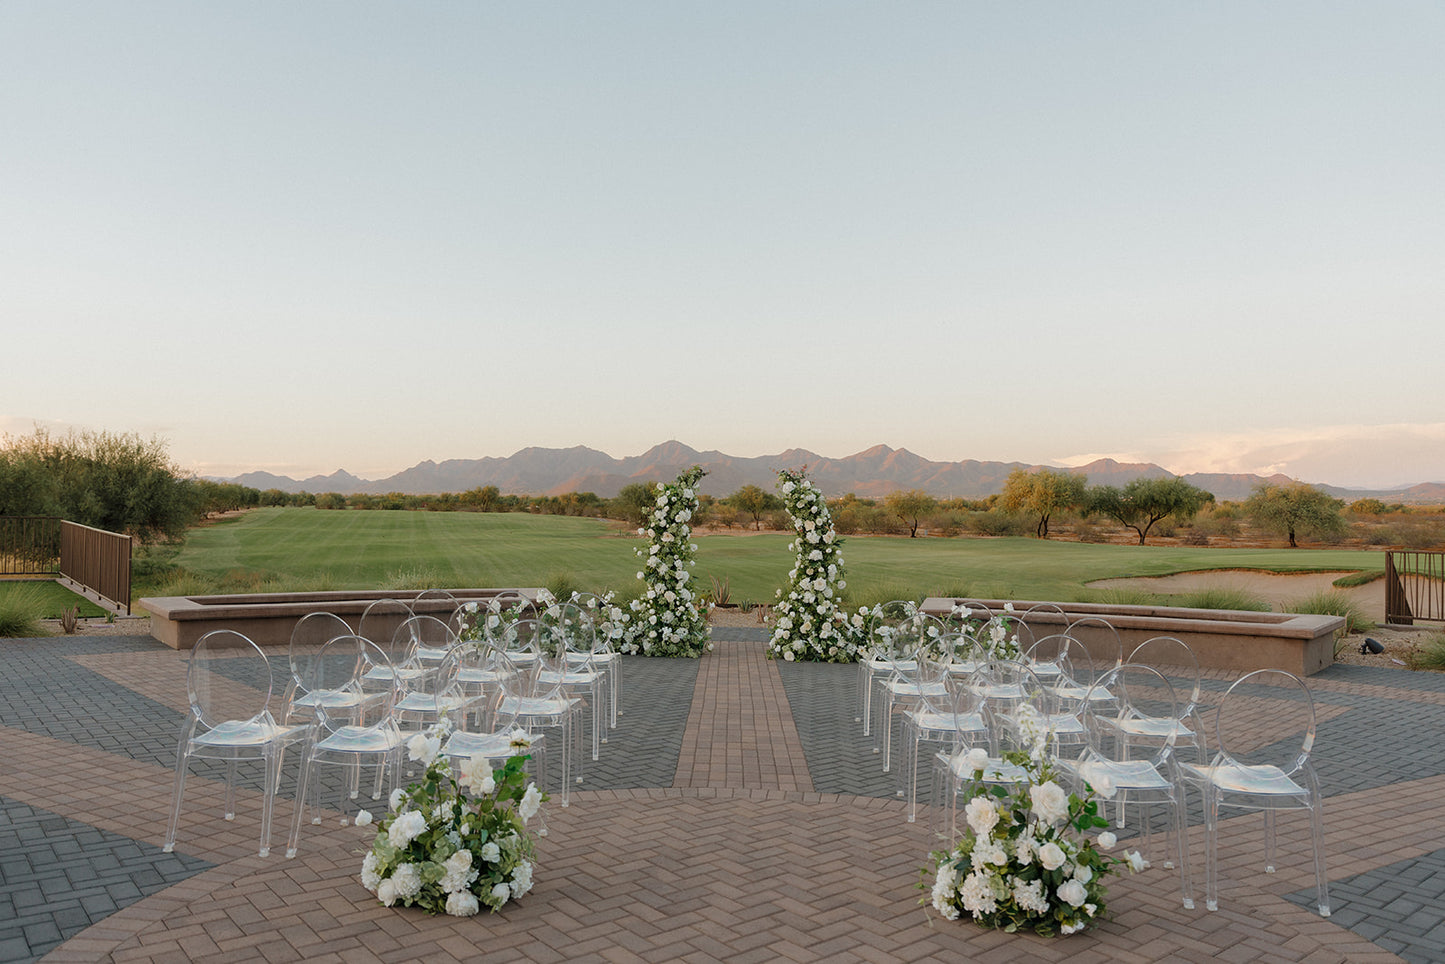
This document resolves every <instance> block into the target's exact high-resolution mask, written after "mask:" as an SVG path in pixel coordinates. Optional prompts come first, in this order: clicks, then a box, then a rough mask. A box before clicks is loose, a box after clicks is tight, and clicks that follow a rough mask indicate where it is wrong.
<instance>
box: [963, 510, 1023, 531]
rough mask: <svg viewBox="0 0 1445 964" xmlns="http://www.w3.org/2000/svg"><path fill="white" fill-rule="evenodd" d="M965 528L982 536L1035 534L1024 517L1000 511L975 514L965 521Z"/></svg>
mask: <svg viewBox="0 0 1445 964" xmlns="http://www.w3.org/2000/svg"><path fill="white" fill-rule="evenodd" d="M964 526H965V527H966V528H967V529H969V531H971V532H976V533H978V534H979V535H981V536H1029V535H1033V532H1034V527H1033V526H1032V525H1031V524H1030V523H1029V521H1028V520H1027V519H1025V518H1024V517H1023V516H1020V515H1014V514H1013V513H1009V512H1003V511H1001V510H999V509H990V510H989V511H987V512H975V513H974V514H973V515H970V516H969V517H968V518H967V519H965V520H964Z"/></svg>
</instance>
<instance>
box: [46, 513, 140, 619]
mask: <svg viewBox="0 0 1445 964" xmlns="http://www.w3.org/2000/svg"><path fill="white" fill-rule="evenodd" d="M130 550H131V538H130V536H125V535H121V534H120V533H118V532H106V531H105V530H104V529H92V528H91V527H90V526H83V525H80V524H79V523H75V522H62V523H61V526H60V574H61V575H63V576H69V577H70V578H71V579H74V580H75V581H76V582H78V583H80V584H81V585H82V586H85V587H86V588H87V589H90V590H92V591H93V592H95V593H96V594H97V595H99V596H101V597H103V598H105V599H109V600H110V601H111V602H113V603H115V604H116V605H117V606H124V607H125V611H126V613H127V614H129V613H130Z"/></svg>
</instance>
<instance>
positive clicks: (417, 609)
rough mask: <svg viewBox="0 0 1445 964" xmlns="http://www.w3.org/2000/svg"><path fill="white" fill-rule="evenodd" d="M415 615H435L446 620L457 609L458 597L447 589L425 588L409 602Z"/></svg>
mask: <svg viewBox="0 0 1445 964" xmlns="http://www.w3.org/2000/svg"><path fill="white" fill-rule="evenodd" d="M409 605H410V607H411V611H412V615H414V616H435V617H436V618H438V619H440V620H442V621H443V622H445V621H446V620H447V619H448V618H450V616H451V614H452V613H454V612H456V610H457V605H458V603H457V597H456V596H454V595H452V594H451V593H450V592H448V591H447V590H445V589H423V590H422V591H421V592H419V593H417V594H416V596H415V597H414V598H413V599H412V601H411V603H410V604H409Z"/></svg>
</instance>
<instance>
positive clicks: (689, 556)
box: [618, 465, 712, 657]
mask: <svg viewBox="0 0 1445 964" xmlns="http://www.w3.org/2000/svg"><path fill="white" fill-rule="evenodd" d="M704 474H705V473H704V472H703V470H702V468H701V467H700V466H696V465H695V466H693V467H692V468H691V469H689V470H688V471H686V472H684V473H682V474H681V475H679V476H678V477H677V480H676V481H674V482H671V483H666V484H664V483H662V482H659V483H657V498H656V501H655V502H654V505H653V510H652V513H651V514H650V515H649V516H648V519H647V524H646V525H644V526H643V527H642V528H640V529H638V530H637V534H638V535H640V536H646V537H647V539H648V545H647V548H645V549H638V550H637V555H638V557H639V558H641V559H642V560H643V566H642V569H641V571H639V572H638V573H637V578H638V579H640V580H642V582H643V584H644V586H645V587H646V588H645V590H644V591H643V593H642V595H641V596H640V597H639V598H637V599H634V600H633V601H632V602H631V604H630V608H631V610H632V612H631V613H630V616H631V619H630V621H629V624H628V626H627V629H626V631H625V634H624V638H623V641H622V643H621V644H620V645H619V646H618V650H619V651H620V652H623V653H628V654H631V655H639V656H687V657H697V656H701V655H702V654H703V653H705V652H707V651H708V650H710V649H712V643H711V642H710V641H709V638H708V625H707V617H706V616H705V614H704V613H702V612H701V611H700V610H699V609H698V605H697V596H696V595H695V594H694V593H693V591H692V588H691V585H690V583H691V582H692V569H693V567H694V566H696V565H697V560H696V558H695V556H696V555H697V546H696V545H695V544H693V542H692V525H691V523H692V518H693V516H694V515H695V514H696V513H697V486H698V483H699V482H701V481H702V477H703V475H704Z"/></svg>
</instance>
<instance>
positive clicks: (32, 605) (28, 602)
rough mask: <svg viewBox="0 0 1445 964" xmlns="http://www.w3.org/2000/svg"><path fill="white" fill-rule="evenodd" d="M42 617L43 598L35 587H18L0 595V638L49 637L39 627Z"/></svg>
mask: <svg viewBox="0 0 1445 964" xmlns="http://www.w3.org/2000/svg"><path fill="white" fill-rule="evenodd" d="M44 616H45V598H44V596H43V595H42V594H41V591H40V590H39V589H37V588H36V587H34V586H28V585H20V586H16V587H15V588H13V589H10V590H9V591H8V592H5V593H0V636H7V637H11V638H31V637H35V636H49V635H50V633H48V632H46V630H45V627H43V626H41V625H40V620H41V619H43V618H44Z"/></svg>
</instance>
